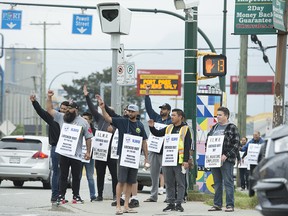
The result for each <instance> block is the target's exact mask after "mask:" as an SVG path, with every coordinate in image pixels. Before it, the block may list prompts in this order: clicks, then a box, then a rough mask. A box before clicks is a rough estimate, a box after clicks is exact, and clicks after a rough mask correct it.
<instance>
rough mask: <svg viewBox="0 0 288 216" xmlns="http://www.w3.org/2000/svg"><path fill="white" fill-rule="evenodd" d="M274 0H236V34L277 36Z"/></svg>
mask: <svg viewBox="0 0 288 216" xmlns="http://www.w3.org/2000/svg"><path fill="white" fill-rule="evenodd" d="M275 33H276V30H275V29H274V26H273V10H272V0H257V1H256V0H255V1H254V0H253V1H249V0H235V15H234V34H236V35H251V34H275Z"/></svg>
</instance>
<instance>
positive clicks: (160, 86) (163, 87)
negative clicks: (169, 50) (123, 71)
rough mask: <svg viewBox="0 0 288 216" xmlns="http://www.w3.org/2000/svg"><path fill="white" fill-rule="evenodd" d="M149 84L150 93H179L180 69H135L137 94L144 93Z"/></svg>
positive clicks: (173, 94) (174, 94)
mask: <svg viewBox="0 0 288 216" xmlns="http://www.w3.org/2000/svg"><path fill="white" fill-rule="evenodd" d="M147 84H151V90H150V95H172V96H176V95H177V96H179V95H181V70H144V69H139V70H137V95H138V96H140V95H145V93H146V85H147Z"/></svg>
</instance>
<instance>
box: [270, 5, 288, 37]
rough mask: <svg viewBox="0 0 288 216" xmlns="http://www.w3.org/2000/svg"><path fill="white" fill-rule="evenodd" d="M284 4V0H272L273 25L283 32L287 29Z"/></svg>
mask: <svg viewBox="0 0 288 216" xmlns="http://www.w3.org/2000/svg"><path fill="white" fill-rule="evenodd" d="M285 6H286V2H285V0H273V25H274V28H275V29H277V30H280V31H283V32H286V31H287V23H286V20H287V15H286V14H287V12H286V11H285ZM285 23H286V24H285Z"/></svg>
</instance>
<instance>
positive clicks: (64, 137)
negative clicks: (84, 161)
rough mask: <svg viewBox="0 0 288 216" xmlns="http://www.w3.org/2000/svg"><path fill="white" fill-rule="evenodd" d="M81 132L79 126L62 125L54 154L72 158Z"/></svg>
mask: <svg viewBox="0 0 288 216" xmlns="http://www.w3.org/2000/svg"><path fill="white" fill-rule="evenodd" d="M81 131H82V127H81V126H78V125H72V124H67V123H64V124H63V126H62V128H61V132H60V136H59V140H58V143H57V147H56V152H57V153H59V154H61V155H65V156H67V155H71V156H74V155H75V153H76V148H77V145H78V141H79V137H80V133H81Z"/></svg>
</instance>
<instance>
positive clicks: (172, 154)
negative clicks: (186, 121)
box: [162, 134, 180, 166]
mask: <svg viewBox="0 0 288 216" xmlns="http://www.w3.org/2000/svg"><path fill="white" fill-rule="evenodd" d="M179 139H180V135H179V134H166V135H165V138H164V147H163V157H162V166H177V159H178V143H179Z"/></svg>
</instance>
